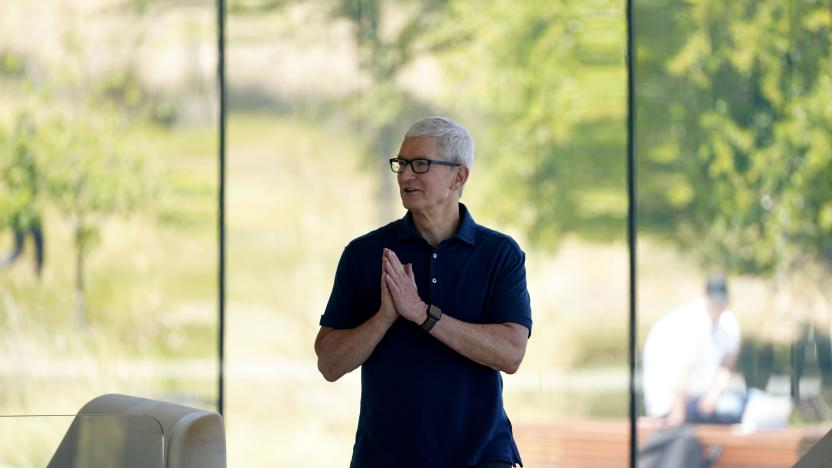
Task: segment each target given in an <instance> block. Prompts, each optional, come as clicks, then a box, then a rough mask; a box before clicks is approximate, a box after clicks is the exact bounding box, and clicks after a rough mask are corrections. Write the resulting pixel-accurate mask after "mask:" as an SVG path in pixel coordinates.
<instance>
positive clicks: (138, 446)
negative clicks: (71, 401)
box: [0, 414, 165, 468]
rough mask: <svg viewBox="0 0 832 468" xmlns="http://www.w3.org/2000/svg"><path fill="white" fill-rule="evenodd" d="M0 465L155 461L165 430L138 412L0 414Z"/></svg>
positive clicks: (93, 466)
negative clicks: (0, 435)
mask: <svg viewBox="0 0 832 468" xmlns="http://www.w3.org/2000/svg"><path fill="white" fill-rule="evenodd" d="M0 433H1V434H3V437H2V439H0V466H4V467H14V468H28V467H42V466H48V467H49V468H75V467H79V468H80V467H85V468H108V467H113V466H121V467H148V468H153V467H159V468H162V467H163V466H165V463H164V460H165V458H164V446H165V443H164V434H163V432H162V427H161V425H160V424H159V422H158V421H157V420H156V419H154V418H152V417H150V416H143V415H111V414H106V415H78V416H64V415H42V416H0Z"/></svg>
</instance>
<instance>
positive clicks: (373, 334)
mask: <svg viewBox="0 0 832 468" xmlns="http://www.w3.org/2000/svg"><path fill="white" fill-rule="evenodd" d="M398 317H399V314H398V312H396V307H395V305H394V303H393V298H392V296H391V295H390V289H389V288H388V287H387V283H386V282H385V281H384V272H382V274H381V307H379V309H378V312H376V313H375V315H373V316H372V317H370V318H369V319H368V320H367V321H366V322H364V323H362V324H361V325H359V326H357V327H355V328H346V329H335V328H330V327H321V330H320V331H319V332H318V336H317V337H316V338H315V354H316V355H317V356H318V370H319V371H321V374H322V375H323V376H324V378H325V379H326V380H328V381H330V382H335V381H336V380H338V379H340V378H341V376H343V375H344V374H347V373H349V372H352V371H354V370H355V369H356V368H358V366H360V365H361V364H363V363H364V361H366V360H367V358H369V357H370V355H371V354H373V350H374V349H376V346H377V345H378V343H379V341H381V339H382V338H384V335H385V334H386V333H387V330H388V329H390V327H391V326H392V325H393V322H395V321H396V319H397V318H398Z"/></svg>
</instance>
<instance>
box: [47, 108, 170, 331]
mask: <svg viewBox="0 0 832 468" xmlns="http://www.w3.org/2000/svg"><path fill="white" fill-rule="evenodd" d="M105 122H106V119H101V120H99V119H98V118H96V116H94V115H90V114H87V115H84V116H76V117H75V118H70V117H69V116H53V117H51V118H50V119H49V120H47V121H45V122H44V123H43V125H42V126H41V127H40V128H39V129H38V137H37V139H36V149H35V153H36V157H37V159H38V161H39V163H40V164H39V166H40V167H42V168H43V171H42V180H41V181H40V183H41V185H42V187H43V188H44V190H45V191H46V192H47V193H48V197H49V200H50V201H51V202H52V203H53V204H54V205H55V206H57V207H58V209H59V210H60V212H61V214H62V215H63V216H64V218H65V219H66V220H67V221H68V222H69V223H70V225H71V228H72V233H73V242H74V247H75V262H76V263H75V293H76V319H77V321H78V322H79V323H80V324H85V323H86V293H85V261H86V258H87V257H88V256H89V254H90V252H91V251H92V249H93V248H94V247H95V246H96V244H97V243H98V241H99V240H100V236H101V226H102V224H103V222H104V220H105V219H106V218H107V217H109V216H112V215H127V214H131V213H133V211H134V210H135V209H137V208H138V207H139V206H141V205H142V204H143V203H145V202H146V201H147V199H148V197H149V196H150V195H151V194H152V192H153V185H154V184H153V180H152V178H151V172H150V170H149V167H148V166H147V164H146V162H145V160H144V158H143V157H142V155H141V154H140V153H139V152H137V151H136V150H135V149H132V148H127V147H125V145H124V144H123V143H122V142H121V141H120V140H119V138H118V132H117V131H116V129H114V128H112V125H108V124H107V123H105Z"/></svg>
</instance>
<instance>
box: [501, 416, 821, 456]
mask: <svg viewBox="0 0 832 468" xmlns="http://www.w3.org/2000/svg"><path fill="white" fill-rule="evenodd" d="M658 429H659V424H658V423H657V422H655V421H653V420H648V419H644V420H640V421H639V425H638V441H639V444H643V443H644V442H646V441H647V440H648V438H649V437H650V435H652V434H653V433H654V432H656V431H657V430H658ZM828 429H829V428H828V427H818V426H806V427H800V426H795V427H788V428H785V429H780V430H773V431H756V432H751V433H743V432H740V431H739V430H738V427H737V426H726V425H709V424H701V425H696V426H695V431H696V436H697V438H698V439H699V441H700V443H701V444H702V445H703V449H704V450H705V451H706V452H709V451H710V449H711V448H712V447H715V446H719V447H720V448H721V449H722V454H721V455H720V456H719V458H718V460H717V463H716V467H719V468H729V467H735V468H740V467H742V468H746V467H747V468H752V467H753V468H769V467H770V468H775V467H788V466H792V465H793V464H795V463H796V462H797V460H798V459H799V458H800V456H801V454H803V453H805V452H806V451H807V450H808V449H809V448H810V447H811V446H812V445H813V444H814V443H815V442H817V441H818V440H820V438H821V437H823V436H824V435H825V434H826V432H827V430H828ZM629 430H630V428H629V424H628V422H627V421H626V420H570V421H556V422H549V423H537V424H515V425H514V437H515V439H516V441H517V446H518V448H519V450H520V455H521V456H522V458H523V462H524V465H525V466H526V467H527V468H544V467H574V468H582V467H587V468H595V467H599V468H600V467H626V466H628V465H629V457H630V452H629V444H630V435H629Z"/></svg>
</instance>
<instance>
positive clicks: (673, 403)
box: [642, 276, 745, 426]
mask: <svg viewBox="0 0 832 468" xmlns="http://www.w3.org/2000/svg"><path fill="white" fill-rule="evenodd" d="M705 290H706V294H705V296H704V297H703V298H700V299H698V300H696V301H695V302H693V303H691V304H689V305H687V306H685V307H682V308H680V309H677V310H674V311H673V312H670V313H669V314H667V315H665V316H664V317H662V318H661V319H659V321H657V322H656V323H655V324H654V325H653V326H652V327H651V328H650V332H649V333H648V335H647V341H646V342H645V344H644V358H643V363H642V364H643V367H642V370H643V372H642V377H643V380H642V382H643V389H644V403H645V412H646V413H647V415H648V416H652V417H658V418H663V419H664V422H665V423H667V424H668V425H672V426H675V425H678V424H681V423H683V422H688V423H724V424H733V423H737V422H739V421H740V419H741V418H742V410H743V408H744V406H745V397H744V395H742V394H740V393H737V392H735V391H729V388H728V387H729V385H728V384H729V383H730V381H731V376H732V373H733V371H734V369H735V366H736V362H737V354H738V352H739V347H740V328H739V324H738V323H737V318H736V317H735V316H734V314H733V313H732V312H731V311H730V310H728V309H727V307H728V287H727V284H726V281H725V278H724V277H722V276H712V277H710V278H708V280H707V282H706V286H705Z"/></svg>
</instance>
